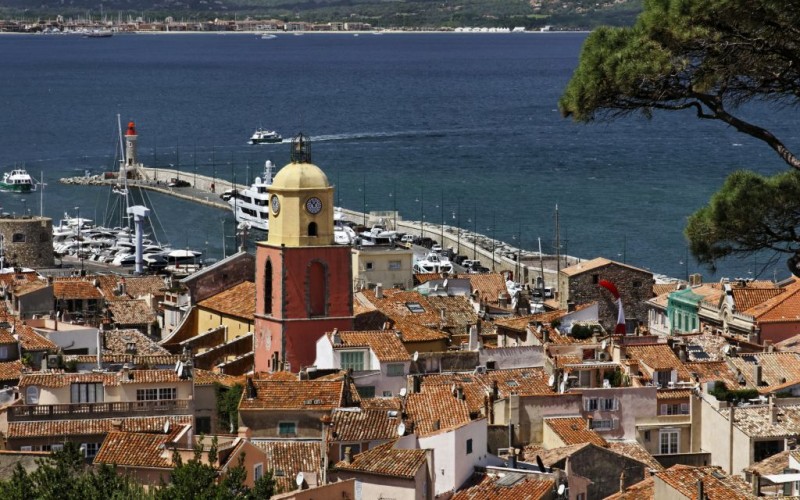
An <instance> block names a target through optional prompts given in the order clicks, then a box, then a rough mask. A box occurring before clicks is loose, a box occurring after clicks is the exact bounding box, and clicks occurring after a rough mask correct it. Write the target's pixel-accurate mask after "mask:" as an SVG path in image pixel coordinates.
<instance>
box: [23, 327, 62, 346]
mask: <svg viewBox="0 0 800 500" xmlns="http://www.w3.org/2000/svg"><path fill="white" fill-rule="evenodd" d="M14 333H16V334H17V335H18V336H19V343H20V345H21V346H22V349H23V350H25V351H55V350H57V349H58V346H57V345H56V344H55V343H54V342H52V341H51V340H50V339H48V338H47V337H44V336H43V335H39V334H38V333H36V331H34V329H33V328H31V327H30V326H28V325H23V324H16V325H15V326H14Z"/></svg>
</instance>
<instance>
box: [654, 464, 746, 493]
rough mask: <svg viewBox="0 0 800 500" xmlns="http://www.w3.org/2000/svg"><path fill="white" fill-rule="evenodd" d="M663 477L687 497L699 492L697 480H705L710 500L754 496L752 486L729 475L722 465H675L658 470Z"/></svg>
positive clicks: (658, 473) (659, 475) (663, 479)
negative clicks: (751, 491)
mask: <svg viewBox="0 0 800 500" xmlns="http://www.w3.org/2000/svg"><path fill="white" fill-rule="evenodd" d="M655 477H657V478H658V479H661V480H662V481H664V482H665V483H667V484H668V485H670V486H671V487H672V488H674V489H675V490H677V491H678V492H679V493H681V494H682V495H684V496H686V497H687V498H694V497H695V496H696V494H697V481H698V480H702V481H703V491H704V492H705V494H706V495H707V498H708V499H709V500H740V499H741V500H745V499H750V498H753V496H752V495H751V493H750V486H749V485H748V484H747V483H746V482H745V481H744V480H743V479H742V478H740V477H738V476H729V475H727V474H726V473H725V472H724V471H723V470H722V468H720V467H689V466H686V465H673V466H672V467H670V468H669V469H667V470H663V471H661V472H657V473H656V475H655Z"/></svg>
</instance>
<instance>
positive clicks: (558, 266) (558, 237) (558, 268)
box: [556, 203, 561, 276]
mask: <svg viewBox="0 0 800 500" xmlns="http://www.w3.org/2000/svg"><path fill="white" fill-rule="evenodd" d="M559 231H560V228H559V227H558V203H556V276H558V275H559V274H561V235H560V234H559Z"/></svg>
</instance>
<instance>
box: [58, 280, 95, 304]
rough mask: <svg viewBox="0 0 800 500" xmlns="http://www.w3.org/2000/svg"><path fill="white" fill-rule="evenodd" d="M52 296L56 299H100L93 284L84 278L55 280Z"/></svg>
mask: <svg viewBox="0 0 800 500" xmlns="http://www.w3.org/2000/svg"><path fill="white" fill-rule="evenodd" d="M53 296H55V298H56V299H102V298H103V294H102V293H100V290H98V289H97V288H96V287H95V286H94V283H93V282H92V281H90V280H88V279H86V278H73V277H69V278H55V280H54V281H53Z"/></svg>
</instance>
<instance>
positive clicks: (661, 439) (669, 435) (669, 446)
mask: <svg viewBox="0 0 800 500" xmlns="http://www.w3.org/2000/svg"><path fill="white" fill-rule="evenodd" d="M680 435H681V434H680V431H678V430H662V431H660V432H659V433H658V443H659V446H658V450H659V453H661V454H662V455H672V454H675V453H678V439H679V438H680Z"/></svg>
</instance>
